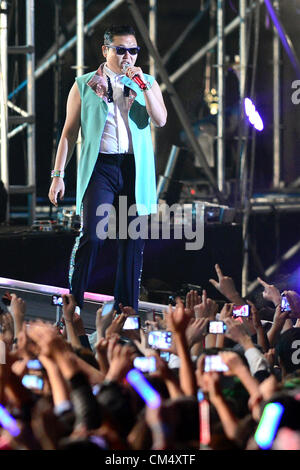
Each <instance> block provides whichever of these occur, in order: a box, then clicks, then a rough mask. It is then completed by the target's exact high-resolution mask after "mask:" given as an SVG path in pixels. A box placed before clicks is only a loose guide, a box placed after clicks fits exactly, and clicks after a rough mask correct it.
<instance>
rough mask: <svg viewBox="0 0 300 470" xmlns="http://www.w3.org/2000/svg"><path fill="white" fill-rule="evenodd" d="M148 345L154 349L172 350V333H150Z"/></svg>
mask: <svg viewBox="0 0 300 470" xmlns="http://www.w3.org/2000/svg"><path fill="white" fill-rule="evenodd" d="M148 345H149V346H151V347H152V348H154V349H170V347H171V345H172V333H171V331H160V330H157V331H150V332H149V334H148Z"/></svg>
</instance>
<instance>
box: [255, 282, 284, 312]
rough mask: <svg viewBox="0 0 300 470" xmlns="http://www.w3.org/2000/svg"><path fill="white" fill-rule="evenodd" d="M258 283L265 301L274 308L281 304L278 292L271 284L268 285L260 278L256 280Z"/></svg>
mask: <svg viewBox="0 0 300 470" xmlns="http://www.w3.org/2000/svg"><path fill="white" fill-rule="evenodd" d="M257 280H258V282H259V283H260V284H261V285H262V286H263V288H264V291H263V293H262V296H263V298H264V299H265V300H269V301H270V302H272V303H273V304H274V306H275V307H276V306H277V305H278V304H280V302H281V297H280V292H279V290H278V289H277V287H275V286H274V285H273V284H268V283H267V282H265V281H263V280H262V279H261V278H260V277H258V278H257Z"/></svg>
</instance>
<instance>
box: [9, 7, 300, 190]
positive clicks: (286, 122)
mask: <svg viewBox="0 0 300 470" xmlns="http://www.w3.org/2000/svg"><path fill="white" fill-rule="evenodd" d="M109 3H110V2H108V1H103V0H102V1H99V0H98V1H93V0H90V1H86V2H85V5H86V11H85V23H87V22H89V21H90V20H91V19H93V18H94V17H95V16H96V15H97V14H98V13H99V12H100V11H102V10H103V9H104V8H105V7H107V6H108V5H109ZM54 4H55V2H54V1H50V0H47V1H46V0H45V1H43V2H36V8H35V17H36V21H35V30H36V32H35V37H36V43H35V47H36V66H37V67H38V65H39V63H40V61H41V58H42V57H43V56H44V54H45V53H46V52H47V50H48V49H49V48H50V47H51V46H52V45H53V42H54V38H55V31H54ZM281 4H282V20H283V22H284V25H285V27H286V29H287V31H288V33H289V34H290V36H291V38H292V40H294V47H295V48H296V50H297V52H298V53H299V41H297V40H296V38H297V32H298V31H299V20H300V15H299V11H300V10H299V9H300V2H299V1H295V0H285V1H284V2H281ZM11 5H12V7H11V8H12V10H11V11H14V15H12V16H13V18H12V20H11V23H10V24H11V27H10V34H9V44H11V45H13V44H14V43H15V42H16V39H17V40H18V41H19V44H22V43H24V18H25V11H24V9H25V2H23V1H20V0H19V1H15V2H12V3H11ZM137 5H138V7H139V8H140V10H141V12H142V14H143V17H144V20H145V21H146V22H147V21H148V2H147V1H146V0H140V1H138V2H137ZM157 5H158V8H157V22H158V27H157V48H158V50H159V52H160V54H161V56H163V55H164V54H165V53H166V52H167V51H168V49H169V48H170V47H171V46H172V44H173V43H174V41H175V40H176V39H177V37H178V35H179V34H180V33H181V32H182V31H183V30H184V28H185V27H186V26H187V25H188V24H189V23H190V21H192V19H193V18H194V17H195V15H196V14H197V13H198V11H199V5H200V2H199V0H189V1H188V2H185V3H183V2H182V1H179V0H163V1H161V0H160V1H158V2H157ZM13 7H15V8H13ZM16 7H17V10H16ZM75 7H76V2H74V0H64V1H63V2H62V9H61V25H60V26H61V29H62V31H66V26H67V24H68V23H69V22H70V21H71V20H72V19H73V18H74V17H75V15H76V8H75ZM237 8H238V1H237V0H232V1H228V2H226V15H225V17H226V20H225V22H226V24H228V23H229V22H230V21H231V20H232V19H233V18H235V16H236V11H237ZM111 23H132V24H134V20H133V19H132V17H131V14H130V12H129V11H128V8H127V7H126V5H125V4H123V5H121V6H120V7H118V8H117V9H116V10H114V11H113V12H112V13H110V14H109V15H108V16H106V18H105V19H104V20H103V23H100V24H99V25H98V26H97V27H96V28H95V30H94V32H93V33H92V34H91V35H90V36H85V64H86V66H87V68H86V72H88V71H91V70H95V69H96V68H97V67H98V65H99V63H101V62H102V61H103V57H102V54H101V44H102V37H103V32H104V29H105V27H106V26H107V25H109V24H111ZM208 26H209V18H208V14H206V15H204V18H203V20H202V21H201V22H200V23H199V24H198V25H197V26H196V27H195V28H194V30H193V31H192V32H191V33H190V34H189V35H188V37H187V38H186V40H185V42H184V44H182V45H181V47H180V48H179V49H178V50H177V52H176V53H175V54H174V55H173V56H172V58H171V60H170V61H169V62H168V64H167V71H168V73H169V74H170V75H171V74H172V73H173V72H175V71H176V70H177V68H178V67H179V66H181V65H182V64H183V63H184V62H185V61H186V60H187V59H188V58H190V57H191V56H192V55H193V54H194V53H195V52H197V50H198V49H200V48H201V47H202V46H203V45H204V44H205V43H206V42H207V40H208ZM136 30H137V36H138V42H139V43H140V44H141V46H142V51H141V53H140V56H139V58H138V64H139V65H140V66H141V67H142V69H143V70H144V71H145V72H147V71H148V54H147V50H146V47H145V46H144V44H143V40H142V38H141V37H140V35H139V32H138V28H136ZM16 32H17V36H16ZM74 34H75V30H73V31H72V32H71V34H70V33H68V32H67V38H69V37H72V36H73V35H74ZM249 39H250V41H249V44H252V41H253V32H252V34H251V36H250V37H249ZM143 46H144V47H143ZM238 52H239V51H238V30H236V31H235V32H233V33H231V34H230V35H229V36H227V38H226V55H228V56H229V57H230V59H231V60H233V57H234V55H235V54H238ZM75 54H76V49H75V47H73V48H72V49H71V50H70V51H69V52H67V53H66V54H65V55H64V56H63V58H62V60H61V96H60V99H59V106H60V110H61V112H60V117H61V119H60V121H59V123H58V129H59V131H58V135H55V136H54V135H53V129H54V109H53V106H54V67H53V66H52V67H50V69H49V70H48V71H47V72H46V73H44V74H43V75H42V76H41V77H40V78H38V79H37V80H36V136H37V137H36V149H37V150H36V176H37V194H38V196H39V197H43V198H46V196H47V192H48V186H49V172H50V169H51V168H52V158H53V152H54V148H56V142H57V140H58V138H59V135H60V132H61V129H62V127H63V123H64V118H65V104H66V99H67V95H68V92H69V90H70V88H71V86H72V84H73V81H74V78H75V70H74V69H72V66H74V65H75V64H76V56H75ZM299 55H300V54H299ZM11 57H12V56H11ZM282 58H283V63H282V121H283V149H282V150H283V165H282V172H283V176H284V181H285V183H289V182H291V181H293V180H294V179H295V178H296V177H298V176H299V175H300V159H299V158H298V153H299V151H298V149H299V132H298V122H299V117H300V115H299V114H300V113H299V110H300V105H299V106H296V105H293V104H292V102H291V94H292V90H291V83H292V81H293V80H295V79H296V78H297V77H296V76H295V74H294V71H293V69H292V67H291V66H290V64H289V61H288V59H287V56H286V54H285V52H283V54H282ZM250 61H251V46H250ZM24 67H25V58H24V57H18V56H14V57H13V59H10V68H9V84H8V87H9V93H10V92H11V91H12V90H13V89H14V88H15V87H16V86H17V85H18V84H19V83H21V82H22V81H23V80H24V77H25V72H24ZM248 70H249V78H251V63H250V64H249V68H248ZM204 71H205V59H203V60H201V61H199V62H198V63H197V64H196V65H194V66H193V67H191V68H190V70H189V71H188V72H187V73H185V74H184V75H183V76H182V77H181V78H180V79H179V80H177V81H176V82H175V87H176V90H177V92H178V94H179V96H180V98H181V100H182V102H183V105H184V107H185V109H186V112H187V114H188V116H189V118H190V120H191V122H192V123H193V122H195V121H197V120H198V119H199V115H202V116H204V117H205V116H206V115H207V114H206V113H207V110H206V108H205V106H204V102H203V90H204ZM272 75H273V71H272V28H271V26H270V21H269V19H268V16H267V15H266V11H265V7H262V8H261V28H260V44H259V59H258V72H257V86H256V95H257V98H256V105H257V108H258V110H259V111H260V113H261V115H262V116H263V119H264V122H265V130H264V132H263V133H262V134H259V133H257V146H256V169H255V189H257V190H261V189H266V188H269V187H270V184H271V180H272V107H273V106H272V99H273V77H272ZM157 80H158V82H160V78H159V76H158V77H157ZM164 98H165V101H166V105H167V108H168V122H167V124H166V126H165V127H164V128H162V129H159V130H158V131H157V155H156V156H157V174H161V173H162V172H163V170H164V168H165V164H166V160H167V158H168V155H169V151H170V149H171V146H172V145H173V144H175V145H182V141H181V139H180V133H181V131H182V129H181V124H180V122H179V120H178V117H177V115H176V113H175V111H174V108H173V105H172V103H171V101H170V99H169V97H168V94H167V93H166V92H165V93H164ZM227 99H228V102H229V101H230V96H227ZM15 102H16V104H19V105H21V106H22V105H23V106H24V107H25V106H26V102H25V88H24V89H23V91H22V92H20V93H19V94H18V95H17V96H16V97H15ZM25 139H26V133H25V132H23V133H22V135H19V136H17V137H15V138H13V139H12V140H11V141H10V175H11V184H22V183H24V174H25V172H24V163H23V162H24V160H25V158H26V140H25ZM192 162H193V156H191V158H186V162H185V163H186V167H187V168H184V170H183V171H186V172H188V171H189V168H188V167H190V166H191V165H192ZM226 166H227V176H228V177H231V176H232V175H233V174H234V170H233V167H234V158H233V156H232V154H231V152H230V150H229V152H227V165H226ZM75 180H76V174H75V158H73V161H72V162H71V164H70V166H69V168H68V172H67V176H66V186H67V194H66V196H75Z"/></svg>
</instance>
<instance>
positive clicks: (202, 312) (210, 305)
mask: <svg viewBox="0 0 300 470" xmlns="http://www.w3.org/2000/svg"><path fill="white" fill-rule="evenodd" d="M194 311H195V316H196V318H208V319H209V320H214V319H215V316H216V313H217V311H218V304H217V302H215V301H214V300H212V299H209V298H207V294H206V290H203V292H202V302H201V304H199V305H195V306H194Z"/></svg>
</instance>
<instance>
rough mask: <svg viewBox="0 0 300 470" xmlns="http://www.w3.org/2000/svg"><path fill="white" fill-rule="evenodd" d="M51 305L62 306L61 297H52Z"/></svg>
mask: <svg viewBox="0 0 300 470" xmlns="http://www.w3.org/2000/svg"><path fill="white" fill-rule="evenodd" d="M51 304H52V305H63V299H62V296H61V295H52V301H51Z"/></svg>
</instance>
